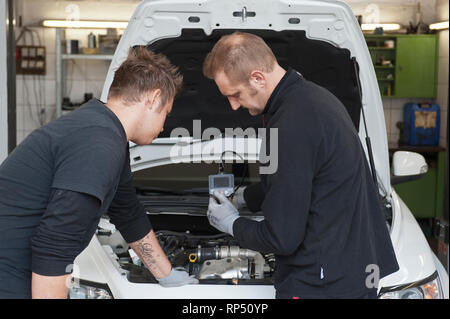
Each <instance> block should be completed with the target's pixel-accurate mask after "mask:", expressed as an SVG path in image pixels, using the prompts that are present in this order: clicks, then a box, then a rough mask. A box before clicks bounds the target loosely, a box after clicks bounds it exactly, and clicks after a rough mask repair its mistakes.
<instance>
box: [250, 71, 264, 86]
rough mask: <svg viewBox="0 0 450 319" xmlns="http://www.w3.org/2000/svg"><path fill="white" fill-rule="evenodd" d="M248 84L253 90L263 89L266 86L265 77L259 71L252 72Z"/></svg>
mask: <svg viewBox="0 0 450 319" xmlns="http://www.w3.org/2000/svg"><path fill="white" fill-rule="evenodd" d="M250 84H251V85H252V86H253V87H255V88H264V87H265V86H266V76H265V74H264V73H263V72H261V71H256V70H255V71H252V73H250Z"/></svg>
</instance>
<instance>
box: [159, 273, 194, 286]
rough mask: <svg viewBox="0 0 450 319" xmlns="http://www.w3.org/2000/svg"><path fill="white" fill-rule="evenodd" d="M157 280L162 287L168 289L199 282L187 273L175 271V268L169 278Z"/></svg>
mask: <svg viewBox="0 0 450 319" xmlns="http://www.w3.org/2000/svg"><path fill="white" fill-rule="evenodd" d="M157 280H158V282H159V284H160V285H161V286H163V287H166V288H170V287H180V286H184V285H194V284H198V280H197V279H195V278H193V277H191V276H189V274H188V273H187V272H186V271H182V270H181V271H180V270H175V269H173V268H172V270H171V272H170V274H169V275H168V276H166V277H163V278H160V279H157Z"/></svg>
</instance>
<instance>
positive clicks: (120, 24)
mask: <svg viewBox="0 0 450 319" xmlns="http://www.w3.org/2000/svg"><path fill="white" fill-rule="evenodd" d="M42 25H43V26H44V27H48V28H87V29H125V28H126V27H127V25H128V22H125V21H71V20H44V21H42Z"/></svg>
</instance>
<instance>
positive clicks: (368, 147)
mask: <svg viewBox="0 0 450 319" xmlns="http://www.w3.org/2000/svg"><path fill="white" fill-rule="evenodd" d="M352 61H353V66H354V68H355V76H356V85H357V86H358V93H359V99H360V101H361V111H362V116H363V123H364V129H365V131H366V145H367V152H368V153H369V162H370V167H371V168H372V178H373V182H374V183H375V187H376V190H377V192H379V188H378V179H377V171H376V169H375V161H374V159H373V152H372V143H371V142H370V137H369V132H368V130H367V122H366V115H365V114H364V107H363V101H362V91H361V83H360V81H359V65H358V62H357V61H356V58H355V57H353V58H352Z"/></svg>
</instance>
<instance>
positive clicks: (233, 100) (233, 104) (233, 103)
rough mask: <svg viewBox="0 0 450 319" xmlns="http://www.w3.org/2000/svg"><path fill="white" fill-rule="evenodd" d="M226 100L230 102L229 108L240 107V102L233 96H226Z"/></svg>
mask: <svg viewBox="0 0 450 319" xmlns="http://www.w3.org/2000/svg"><path fill="white" fill-rule="evenodd" d="M228 101H229V102H230V105H231V108H232V109H233V110H234V111H236V110H237V109H238V108H240V107H241V103H239V101H238V100H236V99H233V98H230V97H229V98H228Z"/></svg>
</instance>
